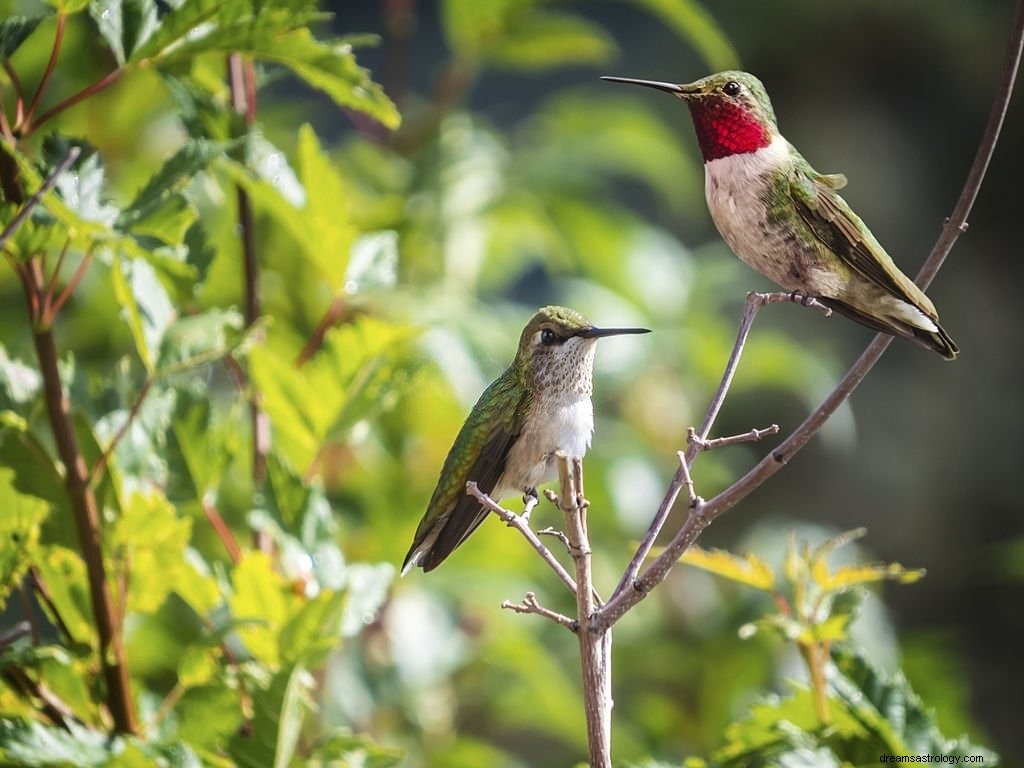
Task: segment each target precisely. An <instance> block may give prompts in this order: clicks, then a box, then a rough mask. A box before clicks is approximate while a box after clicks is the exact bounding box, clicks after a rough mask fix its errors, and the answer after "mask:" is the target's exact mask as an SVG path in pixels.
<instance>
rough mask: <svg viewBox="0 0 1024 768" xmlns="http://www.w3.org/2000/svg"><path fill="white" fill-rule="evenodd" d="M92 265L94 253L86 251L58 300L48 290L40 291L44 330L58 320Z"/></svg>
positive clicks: (62, 254) (41, 321)
mask: <svg viewBox="0 0 1024 768" xmlns="http://www.w3.org/2000/svg"><path fill="white" fill-rule="evenodd" d="M63 256H64V252H63V251H61V257H63ZM58 263H59V262H58ZM91 263H92V251H86V253H85V255H84V256H82V260H81V261H80V262H78V266H77V267H76V268H75V271H74V274H72V275H71V279H70V280H68V283H67V285H65V286H64V288H63V289H62V290H61V292H60V293H59V294H58V295H57V297H56V298H53V294H52V293H51V292H50V291H49V290H48V289H46V290H45V291H44V290H42V289H41V290H40V293H41V295H42V299H43V301H42V304H43V307H42V315H41V317H40V323H41V324H42V326H43V327H44V328H49V327H50V326H51V325H53V321H54V320H56V319H57V315H58V314H59V313H60V311H61V309H62V308H63V307H64V305H65V304H66V303H67V301H68V299H70V298H71V294H73V293H74V292H75V289H76V288H78V284H79V283H81V282H82V278H83V277H85V273H86V271H87V270H88V269H89V265H90V264H91Z"/></svg>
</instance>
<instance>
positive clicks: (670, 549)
mask: <svg viewBox="0 0 1024 768" xmlns="http://www.w3.org/2000/svg"><path fill="white" fill-rule="evenodd" d="M1022 49H1024V0H1018V1H1017V6H1016V11H1015V14H1014V20H1013V29H1012V32H1011V34H1010V41H1009V43H1008V45H1007V50H1006V56H1005V58H1004V60H1003V68H1002V75H1001V78H1000V82H999V87H998V89H997V90H996V95H995V98H994V99H993V103H992V108H991V110H990V112H989V118H988V122H987V124H986V126H985V131H984V133H983V135H982V138H981V142H980V143H979V146H978V151H977V153H976V154H975V157H974V162H973V163H972V165H971V169H970V171H969V172H968V174H967V180H966V181H965V182H964V187H963V190H962V191H961V193H960V197H959V198H958V200H957V203H956V205H955V207H954V208H953V213H952V214H951V215H950V217H949V219H948V220H947V221H946V224H945V226H944V227H943V230H942V234H941V235H940V236H939V239H938V241H937V242H936V243H935V245H934V246H933V247H932V250H931V253H929V255H928V258H927V259H926V260H925V262H924V265H923V266H922V267H921V270H920V272H919V273H918V276H917V280H916V282H917V284H918V285H919V286H920V287H921V288H926V287H927V286H928V284H929V283H930V282H931V281H932V279H933V278H934V277H935V274H936V273H937V272H938V271H939V269H940V268H941V266H942V264H943V262H944V261H945V259H946V257H947V256H948V255H949V252H950V250H951V249H952V247H953V244H954V243H955V242H956V240H957V238H958V237H959V236H960V234H961V233H962V232H965V231H966V229H967V217H968V216H969V215H970V212H971V208H972V207H973V205H974V201H975V199H976V198H977V196H978V190H979V189H980V187H981V183H982V181H983V179H984V177H985V171H986V170H987V169H988V165H989V161H990V160H991V159H992V154H993V152H994V151H995V146H996V143H997V141H998V139H999V133H1000V131H1001V130H1002V126H1003V122H1004V120H1005V117H1006V110H1007V107H1008V105H1009V102H1010V95H1011V94H1012V92H1013V86H1014V82H1015V80H1016V76H1017V70H1018V68H1019V67H1020V60H1021V51H1022ZM892 339H893V337H891V336H887V335H884V334H879V335H877V336H876V337H875V338H874V340H872V342H871V343H870V344H869V345H868V347H867V349H865V350H864V352H863V353H862V354H861V356H860V357H859V358H858V359H857V361H856V362H855V363H854V364H853V366H852V367H851V368H850V370H849V371H847V373H846V375H845V376H844V377H843V378H842V379H841V380H840V382H839V384H838V385H837V386H836V388H835V389H834V390H833V391H832V393H831V394H829V396H828V397H826V398H825V400H824V401H823V402H822V403H821V405H819V406H818V407H817V408H816V409H815V410H814V412H813V413H811V414H810V415H809V416H808V417H807V418H806V419H805V420H804V422H803V423H802V424H801V425H800V426H799V427H797V429H796V430H795V431H794V432H793V433H792V434H791V435H790V436H789V437H787V438H786V439H785V440H784V441H783V442H782V443H781V444H780V445H779V447H778V448H776V449H775V450H774V451H772V452H771V453H770V454H769V455H768V456H765V457H764V458H763V459H762V460H761V461H760V462H759V463H758V464H757V465H756V466H754V468H753V469H751V470H750V471H749V472H747V474H746V475H744V476H743V477H742V478H740V479H739V480H737V481H736V482H735V483H733V484H732V485H731V486H730V487H729V488H727V489H726V490H724V491H722V493H720V494H718V495H717V496H715V497H714V498H712V499H709V500H708V501H707V502H704V503H701V504H698V505H697V506H695V507H694V508H693V509H691V511H690V515H689V517H687V519H686V522H685V523H684V524H683V527H682V528H681V529H680V530H679V532H678V533H677V534H676V535H675V537H674V538H673V539H672V541H671V542H670V543H669V545H668V546H667V547H666V548H665V550H664V551H663V552H662V553H661V554H660V555H659V556H658V557H657V558H655V560H654V561H653V562H652V563H651V564H650V565H649V566H648V567H647V569H646V570H645V571H644V572H643V574H642V575H640V576H639V577H638V578H636V579H634V580H632V581H631V582H629V584H628V585H631V586H632V589H628V588H623V589H622V590H621V591H617V592H616V594H615V595H613V597H612V599H611V600H609V601H608V603H607V604H606V605H605V606H604V607H602V608H601V609H599V610H598V611H597V612H596V613H595V615H594V618H593V622H592V624H591V625H592V626H594V627H596V628H605V627H610V626H612V625H613V624H614V623H615V622H616V621H618V620H619V619H620V618H621V617H622V616H623V615H624V614H625V613H626V612H627V611H628V610H629V609H630V608H631V607H632V606H633V605H635V604H636V603H638V602H640V601H641V600H642V599H643V598H644V597H646V595H647V594H648V593H649V592H650V591H651V589H653V588H654V587H655V586H656V585H657V584H659V583H660V582H661V581H662V580H664V578H665V577H666V576H667V575H668V572H669V570H670V569H671V568H672V566H673V565H674V564H675V562H676V561H677V560H678V559H679V557H680V556H681V555H682V554H683V552H685V551H686V550H687V548H688V547H689V546H690V545H691V544H692V543H693V542H694V541H695V540H696V539H697V537H698V536H700V534H701V533H702V532H703V531H704V529H705V528H707V526H708V525H710V524H711V523H712V522H713V521H714V520H715V518H717V517H718V516H719V515H721V514H722V513H723V512H725V511H726V510H728V509H730V508H732V507H733V506H735V505H736V504H737V503H739V502H740V501H741V500H742V499H744V498H746V497H747V496H748V495H750V494H751V493H752V492H753V491H754V490H755V489H757V488H758V487H760V486H761V485H762V484H763V483H764V482H765V481H766V480H767V479H768V478H770V477H771V476H772V475H774V474H775V473H776V472H778V471H779V469H781V468H782V466H783V465H784V464H786V462H788V461H789V459H790V458H792V457H793V456H794V455H795V454H796V453H797V451H799V450H800V449H801V448H803V447H804V445H806V444H807V442H808V441H809V440H810V439H811V438H812V437H813V436H814V435H815V434H816V433H817V432H818V430H819V429H821V427H822V425H823V424H824V423H825V421H827V420H828V418H829V417H830V416H831V415H832V414H833V413H834V412H835V410H836V409H837V408H838V407H839V406H840V405H841V404H842V403H843V402H844V401H845V400H846V399H847V398H848V397H849V396H850V394H851V393H852V392H853V390H854V389H855V388H856V387H857V385H858V384H860V382H861V380H862V379H863V378H864V377H865V376H866V375H867V373H868V371H870V370H871V368H872V367H873V366H874V364H875V363H876V362H877V361H878V358H879V357H881V356H882V353H883V352H884V351H885V350H886V348H887V347H888V346H889V344H890V343H891V342H892ZM702 437H703V435H702ZM685 483H686V478H685V473H684V470H683V467H680V469H679V470H678V471H677V472H676V475H675V477H674V478H673V479H672V483H671V484H670V485H669V488H668V491H667V493H666V494H665V500H664V501H663V502H662V507H665V506H666V505H667V506H668V507H669V508H671V506H672V504H674V503H675V499H676V497H677V496H678V495H679V492H680V490H681V489H682V488H683V487H684V485H685ZM628 585H623V587H627V586H628Z"/></svg>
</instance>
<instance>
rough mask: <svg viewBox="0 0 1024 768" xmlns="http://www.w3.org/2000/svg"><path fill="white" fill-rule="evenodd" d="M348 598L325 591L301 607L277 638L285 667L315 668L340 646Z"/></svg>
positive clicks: (342, 594)
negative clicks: (342, 623)
mask: <svg viewBox="0 0 1024 768" xmlns="http://www.w3.org/2000/svg"><path fill="white" fill-rule="evenodd" d="M347 599H348V596H347V595H346V594H345V593H342V592H335V591H333V590H325V591H323V592H321V593H320V594H319V595H317V596H316V597H315V598H313V599H312V600H310V601H308V602H307V603H306V604H305V605H303V606H302V608H301V609H299V611H298V612H297V613H296V614H295V615H294V616H292V617H291V618H290V619H289V620H288V621H287V623H285V624H284V626H282V627H281V633H280V634H279V635H278V646H279V654H280V657H281V661H282V663H283V664H294V663H296V662H301V663H302V664H304V665H306V666H314V665H316V664H319V663H320V662H321V661H323V659H324V657H326V656H327V654H328V653H330V651H331V650H332V649H334V648H336V647H338V646H339V645H340V635H341V617H342V611H343V609H344V606H345V602H346V600H347Z"/></svg>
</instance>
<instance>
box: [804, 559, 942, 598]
mask: <svg viewBox="0 0 1024 768" xmlns="http://www.w3.org/2000/svg"><path fill="white" fill-rule="evenodd" d="M924 575H925V570H924V568H904V567H903V566H902V565H900V564H899V563H884V564H883V563H875V564H858V565H845V566H842V567H840V568H838V569H836V571H835V572H834V573H831V574H827V575H826V576H824V577H823V578H820V577H818V576H817V575H816V577H815V580H816V581H817V582H818V585H819V586H820V587H821V588H822V589H824V590H826V591H829V592H831V591H834V590H839V589H846V588H849V587H854V586H858V585H861V584H871V583H874V582H877V581H898V582H899V583H900V584H913V583H914V582H916V581H920V580H921V579H922V578H924Z"/></svg>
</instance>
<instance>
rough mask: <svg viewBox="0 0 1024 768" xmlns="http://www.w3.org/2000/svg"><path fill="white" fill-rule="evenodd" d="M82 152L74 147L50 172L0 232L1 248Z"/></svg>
mask: <svg viewBox="0 0 1024 768" xmlns="http://www.w3.org/2000/svg"><path fill="white" fill-rule="evenodd" d="M81 152H82V151H81V150H80V149H79V148H78V147H72V148H71V149H69V150H68V154H67V155H66V156H65V158H64V159H63V160H61V161H60V163H59V164H58V165H57V167H56V168H54V169H53V170H52V171H50V175H49V176H47V177H46V181H44V182H43V185H42V186H41V187H39V189H37V190H36V193H35V194H34V195H32V197H30V198H29V199H28V200H27V201H26V203H25V204H24V205H23V206H22V207H21V210H19V211H18V214H17V215H16V216H15V217H14V218H13V219H11V221H10V223H9V224H8V225H7V226H6V227H4V229H3V232H0V248H3V247H4V246H5V245H6V244H7V241H8V240H9V239H10V238H11V236H12V235H13V234H14V233H15V232H17V231H18V227H20V226H21V225H22V224H23V223H24V221H25V219H27V218H28V216H29V214H31V213H32V210H33V209H34V208H35V207H36V206H37V205H39V203H40V202H41V201H42V199H43V196H44V195H45V194H46V193H48V192H49V191H50V190H51V189H53V185H54V184H56V183H57V179H59V178H60V175H61V174H62V173H64V172H65V171H66V170H67V169H68V168H70V167H71V166H72V165H74V164H75V160H77V159H78V156H79V155H80V154H81Z"/></svg>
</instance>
